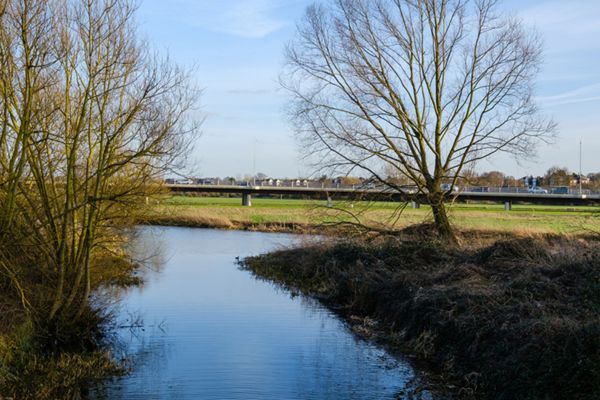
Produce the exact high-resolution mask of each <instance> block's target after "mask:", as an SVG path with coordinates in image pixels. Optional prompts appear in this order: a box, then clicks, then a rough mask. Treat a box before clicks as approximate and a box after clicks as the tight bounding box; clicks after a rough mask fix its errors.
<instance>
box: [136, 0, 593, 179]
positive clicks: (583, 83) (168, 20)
mask: <svg viewBox="0 0 600 400" xmlns="http://www.w3.org/2000/svg"><path fill="white" fill-rule="evenodd" d="M310 3H312V1H308V0H141V2H140V10H139V13H138V22H139V25H140V31H141V33H142V34H143V35H144V36H145V37H146V38H147V39H148V40H149V42H150V43H151V44H152V46H153V47H154V48H156V49H157V50H159V51H161V52H168V53H169V55H170V56H171V58H172V59H173V60H174V61H176V62H177V63H179V64H182V65H184V66H194V67H195V71H196V72H195V80H196V82H197V84H198V85H199V86H200V87H202V88H204V93H203V96H202V114H203V115H204V116H205V117H206V121H205V123H204V125H203V128H202V132H203V134H202V137H201V138H200V139H199V140H198V143H197V145H196V148H195V151H194V154H193V156H192V161H193V163H194V165H195V167H194V173H195V174H198V175H202V176H221V177H224V176H244V175H246V174H251V173H253V172H263V173H266V174H268V175H271V176H277V177H292V176H298V175H306V176H307V175H309V174H310V173H311V172H312V171H311V170H310V169H309V168H307V167H306V166H304V165H302V161H301V160H300V158H299V151H298V148H297V144H296V142H295V140H294V137H293V132H292V130H291V129H290V126H289V125H288V123H287V121H286V119H285V116H284V112H283V109H284V106H285V102H286V95H285V93H284V92H283V91H282V90H281V89H280V88H279V84H278V76H279V73H280V71H281V67H282V65H283V48H284V46H285V44H286V43H287V42H289V41H290V40H291V39H292V38H293V36H294V33H295V24H296V22H297V21H298V20H299V19H300V18H301V17H302V15H303V12H304V9H305V8H306V6H307V5H309V4H310ZM501 4H502V7H503V8H505V9H506V10H507V11H508V12H511V13H514V14H517V15H518V16H520V17H521V18H522V19H523V20H524V21H525V22H526V24H528V25H530V26H532V27H535V29H537V30H538V32H540V33H541V35H542V37H543V38H544V42H545V56H544V69H543V71H542V73H541V74H540V76H539V80H538V91H537V97H538V103H539V105H540V106H541V107H542V109H543V110H544V112H545V113H546V114H548V115H550V116H552V117H553V118H554V119H555V120H556V121H557V122H558V123H559V129H560V133H559V139H558V141H557V142H556V143H555V144H554V145H551V146H541V147H540V149H539V151H538V157H537V158H536V159H533V160H523V161H521V162H520V163H516V162H515V160H514V159H512V158H510V157H505V156H500V157H497V158H494V159H492V160H489V161H486V162H484V163H481V164H479V166H478V169H479V170H481V171H484V170H491V169H499V170H502V171H505V172H507V173H508V174H511V175H514V176H523V175H526V174H542V173H543V172H544V171H546V170H547V169H548V168H549V167H551V166H555V165H558V166H566V167H568V168H570V169H572V170H577V169H578V168H579V167H578V165H579V141H580V140H582V141H583V170H584V172H592V171H600V40H598V38H600V1H597V0H569V1H564V0H558V1H554V0H550V1H547V0H544V1H540V0H520V1H518V0H506V1H504V2H501ZM201 116H202V115H199V117H201Z"/></svg>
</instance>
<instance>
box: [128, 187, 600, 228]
mask: <svg viewBox="0 0 600 400" xmlns="http://www.w3.org/2000/svg"><path fill="white" fill-rule="evenodd" d="M326 205H327V203H326V202H325V201H319V200H297V199H273V198H255V199H253V205H252V207H242V206H241V200H240V199H239V198H227V197H195V196H169V197H165V198H164V199H162V201H161V202H160V203H159V204H157V205H155V206H154V207H152V210H151V212H150V213H149V214H148V215H147V216H146V219H145V220H144V221H139V222H140V223H143V224H148V225H163V226H186V227H199V228H217V229H237V230H257V231H265V232H291V233H319V234H336V233H340V232H342V233H352V232H356V231H360V230H359V229H357V227H356V226H353V224H355V223H356V222H358V221H360V222H361V223H362V224H364V225H365V226H367V227H368V228H370V229H374V230H386V229H393V230H398V229H403V228H406V227H408V226H412V225H415V224H420V223H423V222H426V221H428V220H430V218H431V211H430V209H429V208H428V207H426V206H423V207H421V208H420V209H412V208H404V209H402V212H401V213H399V211H400V210H401V209H400V208H399V207H401V205H399V204H396V203H389V202H349V201H340V202H334V203H333V206H334V208H327V207H326ZM594 217H596V218H594ZM599 217H600V208H599V207H559V206H531V205H515V206H514V207H513V210H512V211H510V212H507V211H504V210H503V206H502V205H498V204H455V205H453V206H452V207H451V210H450V218H451V220H452V223H453V224H454V226H456V227H457V228H459V229H462V230H469V231H482V232H488V231H497V232H507V233H515V232H516V233H519V234H545V233H551V234H580V233H586V232H587V231H589V230H591V229H596V226H597V225H598V218H599Z"/></svg>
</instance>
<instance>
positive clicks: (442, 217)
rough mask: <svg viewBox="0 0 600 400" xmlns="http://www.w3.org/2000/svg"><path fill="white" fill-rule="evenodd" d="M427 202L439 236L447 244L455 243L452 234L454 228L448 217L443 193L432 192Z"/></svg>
mask: <svg viewBox="0 0 600 400" xmlns="http://www.w3.org/2000/svg"><path fill="white" fill-rule="evenodd" d="M429 202H430V205H431V211H432V213H433V220H434V224H435V228H436V230H437V234H438V236H439V238H440V239H441V240H442V241H444V242H447V243H449V244H457V243H458V242H457V240H456V236H455V235H454V230H453V229H452V225H450V220H449V219H448V210H447V209H446V204H445V202H444V195H443V194H440V193H434V194H432V195H431V196H430V197H429Z"/></svg>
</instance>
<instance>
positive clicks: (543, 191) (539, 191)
mask: <svg viewBox="0 0 600 400" xmlns="http://www.w3.org/2000/svg"><path fill="white" fill-rule="evenodd" d="M527 193H532V194H548V190H547V189H544V188H541V187H538V186H534V187H530V188H529V189H527Z"/></svg>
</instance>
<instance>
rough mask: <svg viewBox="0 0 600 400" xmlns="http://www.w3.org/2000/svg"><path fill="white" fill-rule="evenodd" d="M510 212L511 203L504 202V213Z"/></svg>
mask: <svg viewBox="0 0 600 400" xmlns="http://www.w3.org/2000/svg"><path fill="white" fill-rule="evenodd" d="M510 210H512V203H511V202H510V201H505V202H504V211H510Z"/></svg>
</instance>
